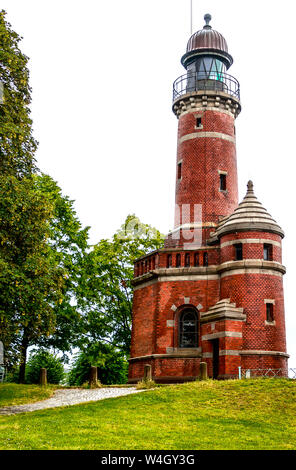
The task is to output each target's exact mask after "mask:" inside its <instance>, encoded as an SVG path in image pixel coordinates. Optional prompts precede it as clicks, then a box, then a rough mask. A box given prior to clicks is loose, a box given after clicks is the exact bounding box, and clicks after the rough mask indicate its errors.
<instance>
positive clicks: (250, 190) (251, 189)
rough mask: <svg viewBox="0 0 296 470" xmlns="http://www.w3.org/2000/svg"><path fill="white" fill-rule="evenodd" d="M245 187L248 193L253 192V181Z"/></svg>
mask: <svg viewBox="0 0 296 470" xmlns="http://www.w3.org/2000/svg"><path fill="white" fill-rule="evenodd" d="M247 186H248V193H250V192H253V191H254V185H253V181H251V180H249V181H248V184H247Z"/></svg>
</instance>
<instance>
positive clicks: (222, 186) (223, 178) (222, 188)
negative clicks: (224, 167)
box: [220, 173, 226, 191]
mask: <svg viewBox="0 0 296 470" xmlns="http://www.w3.org/2000/svg"><path fill="white" fill-rule="evenodd" d="M220 191H226V175H225V174H224V173H223V174H222V173H221V174H220Z"/></svg>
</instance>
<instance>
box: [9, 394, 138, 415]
mask: <svg viewBox="0 0 296 470" xmlns="http://www.w3.org/2000/svg"><path fill="white" fill-rule="evenodd" d="M141 391H143V390H136V389H135V388H124V387H120V388H97V389H94V390H82V389H80V388H72V389H66V390H56V392H55V393H54V396H53V397H51V398H48V399H47V400H42V401H38V402H36V403H29V404H26V405H15V406H5V407H4V408H0V415H12V414H16V413H24V412H26V411H36V410H43V409H45V408H56V407H58V406H70V405H77V404H78V403H85V402H88V401H98V400H104V399H105V398H114V397H120V396H123V395H130V394H132V393H138V392H141Z"/></svg>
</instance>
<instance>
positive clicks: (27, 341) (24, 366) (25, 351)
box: [19, 330, 29, 384]
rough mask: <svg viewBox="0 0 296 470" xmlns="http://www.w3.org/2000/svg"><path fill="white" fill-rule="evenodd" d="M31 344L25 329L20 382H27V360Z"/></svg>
mask: <svg viewBox="0 0 296 470" xmlns="http://www.w3.org/2000/svg"><path fill="white" fill-rule="evenodd" d="M28 346H29V340H28V337H27V334H26V330H24V334H23V339H22V343H21V363H20V372H19V383H20V384H24V383H25V372H26V362H27V349H28Z"/></svg>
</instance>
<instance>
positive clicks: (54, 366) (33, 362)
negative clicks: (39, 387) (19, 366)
mask: <svg viewBox="0 0 296 470" xmlns="http://www.w3.org/2000/svg"><path fill="white" fill-rule="evenodd" d="M41 367H45V369H46V370H47V382H48V383H50V384H59V383H61V382H62V381H63V379H64V378H65V371H64V367H63V364H62V362H61V359H59V358H58V357H57V356H56V355H55V354H52V353H50V352H49V351H46V350H44V349H39V350H38V351H35V352H32V353H31V354H30V357H29V360H28V363H27V368H26V383H28V384H38V383H39V381H40V369H41Z"/></svg>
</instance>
